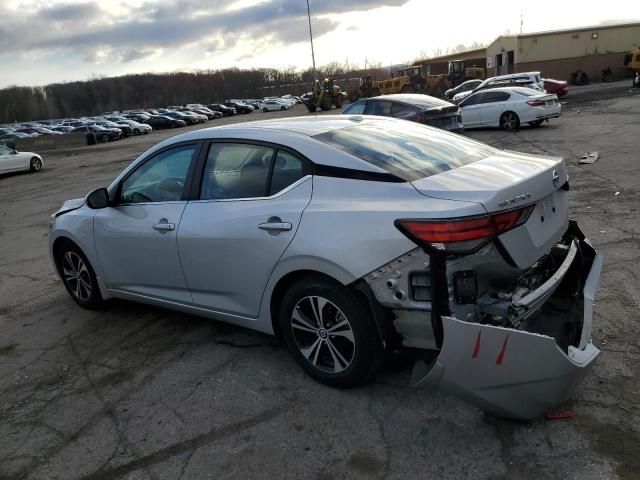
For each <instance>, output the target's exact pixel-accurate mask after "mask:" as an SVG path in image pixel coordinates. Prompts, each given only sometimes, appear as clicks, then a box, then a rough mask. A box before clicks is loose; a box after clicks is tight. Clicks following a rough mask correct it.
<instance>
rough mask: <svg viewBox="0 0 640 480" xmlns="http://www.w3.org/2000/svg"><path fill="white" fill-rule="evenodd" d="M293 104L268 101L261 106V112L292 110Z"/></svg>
mask: <svg viewBox="0 0 640 480" xmlns="http://www.w3.org/2000/svg"><path fill="white" fill-rule="evenodd" d="M290 109H291V104H289V103H287V102H281V101H278V100H266V101H264V102H262V103H261V104H260V110H262V111H263V112H271V111H273V110H290Z"/></svg>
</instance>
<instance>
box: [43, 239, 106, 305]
mask: <svg viewBox="0 0 640 480" xmlns="http://www.w3.org/2000/svg"><path fill="white" fill-rule="evenodd" d="M55 260H56V266H57V267H58V272H59V273H60V277H62V283H64V286H65V288H66V289H67V292H69V295H71V298H72V299H73V300H74V301H75V302H76V303H77V304H78V305H80V306H81V307H83V308H88V309H90V310H93V309H96V308H99V307H100V306H102V304H103V303H104V300H103V299H102V295H101V294H100V289H99V287H98V281H97V280H96V274H95V272H94V271H93V268H92V267H91V264H90V263H89V261H88V260H87V257H86V256H85V255H84V253H82V251H81V250H80V249H79V248H78V247H77V246H76V245H74V244H73V243H71V242H65V243H64V244H63V245H62V246H61V247H60V248H58V249H57V251H56V256H55Z"/></svg>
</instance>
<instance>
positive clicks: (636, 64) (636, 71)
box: [622, 47, 640, 88]
mask: <svg viewBox="0 0 640 480" xmlns="http://www.w3.org/2000/svg"><path fill="white" fill-rule="evenodd" d="M622 66H623V67H624V68H627V69H629V70H631V72H632V73H633V80H632V82H633V83H632V85H633V86H634V87H639V88H640V47H639V48H636V49H635V50H633V51H631V52H629V53H627V54H626V55H625V56H624V63H623V65H622Z"/></svg>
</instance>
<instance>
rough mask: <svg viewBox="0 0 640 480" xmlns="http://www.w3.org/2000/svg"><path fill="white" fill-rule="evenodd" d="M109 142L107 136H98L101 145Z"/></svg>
mask: <svg viewBox="0 0 640 480" xmlns="http://www.w3.org/2000/svg"><path fill="white" fill-rule="evenodd" d="M109 140H111V138H110V137H109V135H100V141H101V142H103V143H107V142H108V141H109Z"/></svg>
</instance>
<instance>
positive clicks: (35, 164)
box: [31, 158, 42, 172]
mask: <svg viewBox="0 0 640 480" xmlns="http://www.w3.org/2000/svg"><path fill="white" fill-rule="evenodd" d="M41 168H42V162H41V161H40V159H39V158H33V159H32V160H31V170H33V171H34V172H39V171H40V169H41Z"/></svg>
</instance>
